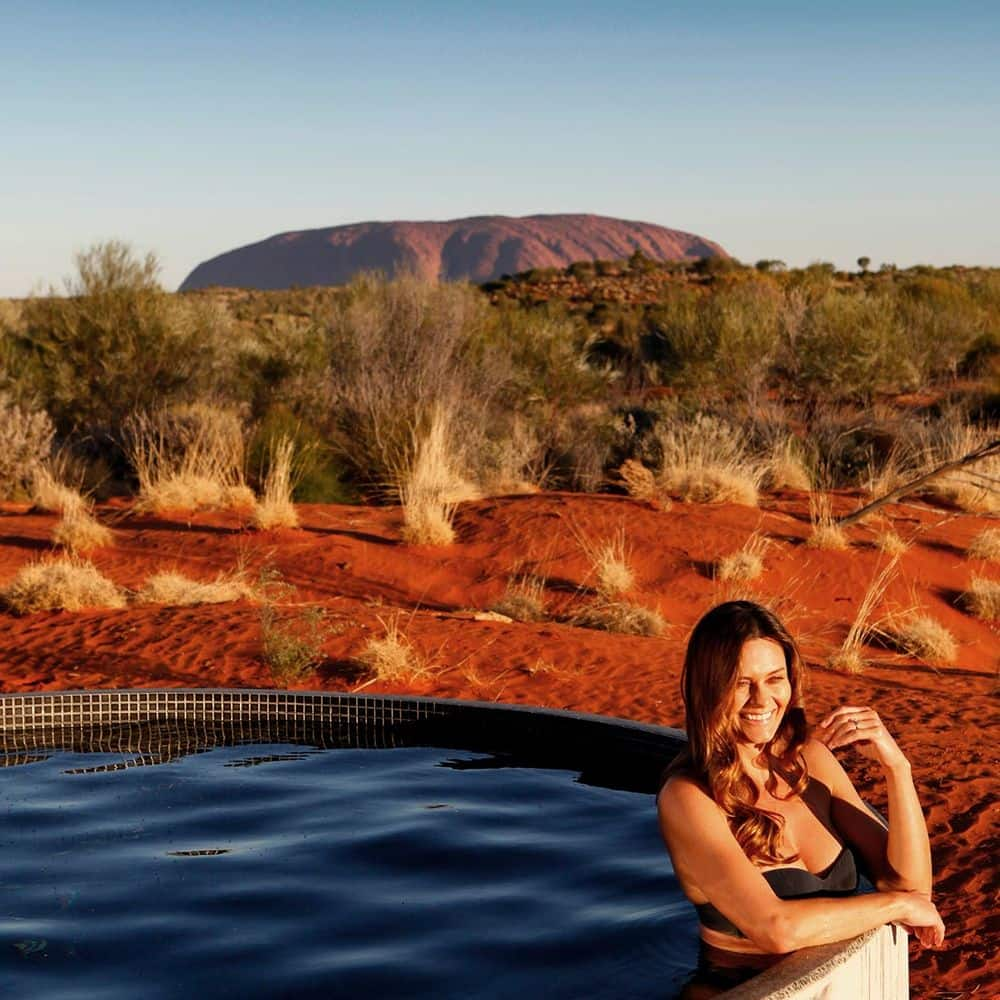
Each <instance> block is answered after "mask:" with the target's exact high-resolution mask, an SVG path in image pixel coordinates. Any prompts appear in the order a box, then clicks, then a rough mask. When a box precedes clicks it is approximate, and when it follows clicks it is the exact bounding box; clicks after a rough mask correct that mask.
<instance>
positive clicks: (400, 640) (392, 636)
mask: <svg viewBox="0 0 1000 1000" xmlns="http://www.w3.org/2000/svg"><path fill="white" fill-rule="evenodd" d="M379 624H380V625H381V626H382V629H383V633H382V635H381V636H373V637H372V638H371V639H369V640H368V642H366V643H365V646H364V649H362V650H361V652H360V653H359V654H358V660H359V661H360V662H361V663H362V664H363V665H364V666H365V667H367V668H368V670H369V671H370V672H371V673H372V674H373V677H372V682H375V681H378V682H385V683H389V684H395V683H401V682H406V681H411V680H416V679H419V678H422V677H426V676H427V674H428V673H429V672H430V668H429V666H428V665H427V662H426V660H424V658H423V657H422V656H421V655H420V653H419V652H418V651H417V650H416V649H415V648H414V647H413V644H412V643H411V642H410V640H409V639H408V638H407V637H406V635H405V634H404V633H403V631H402V629H401V628H400V627H399V616H398V615H394V616H393V617H391V618H390V619H389V620H388V621H385V620H383V619H381V618H379Z"/></svg>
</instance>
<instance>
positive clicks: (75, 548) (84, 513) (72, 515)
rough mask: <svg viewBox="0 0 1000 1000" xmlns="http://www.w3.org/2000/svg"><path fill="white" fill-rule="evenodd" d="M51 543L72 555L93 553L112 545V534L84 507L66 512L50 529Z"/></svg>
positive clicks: (113, 538)
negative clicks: (95, 550)
mask: <svg viewBox="0 0 1000 1000" xmlns="http://www.w3.org/2000/svg"><path fill="white" fill-rule="evenodd" d="M52 541H53V542H55V544H56V545H61V546H62V547H63V548H64V549H66V550H67V551H69V552H73V553H85V552H93V550H94V549H101V548H104V547H105V546H107V545H113V544H114V541H115V536H114V533H113V532H112V531H111V529H110V528H108V527H105V525H103V524H101V522H100V521H98V520H97V518H96V517H94V515H93V514H92V513H90V511H88V510H87V509H86V507H83V506H81V507H77V508H74V509H71V510H67V511H66V512H65V513H64V514H63V518H62V520H61V521H60V522H59V523H58V524H57V525H56V526H55V528H53V529H52Z"/></svg>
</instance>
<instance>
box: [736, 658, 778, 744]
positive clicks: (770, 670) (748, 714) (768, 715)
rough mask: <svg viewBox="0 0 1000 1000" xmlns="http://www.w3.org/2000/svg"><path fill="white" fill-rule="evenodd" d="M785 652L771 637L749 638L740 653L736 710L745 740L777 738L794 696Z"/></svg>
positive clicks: (753, 742) (750, 741)
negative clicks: (776, 735) (789, 703)
mask: <svg viewBox="0 0 1000 1000" xmlns="http://www.w3.org/2000/svg"><path fill="white" fill-rule="evenodd" d="M791 693H792V690H791V685H790V684H789V682H788V666H787V664H786V663H785V651H784V650H783V649H782V648H781V646H779V645H778V643H776V642H774V641H773V640H771V639H748V640H747V641H746V642H745V643H744V644H743V649H742V651H741V652H740V663H739V672H738V673H737V676H736V689H735V692H734V699H735V703H734V706H733V707H734V709H735V715H736V721H737V728H738V729H739V730H740V733H741V734H742V739H743V741H745V742H747V743H752V744H754V745H755V746H759V745H760V744H763V743H767V742H768V741H770V740H771V739H773V738H774V734H775V733H776V732H777V731H778V726H779V725H780V723H781V720H782V718H783V717H784V714H785V709H786V708H787V707H788V701H789V698H790V697H791Z"/></svg>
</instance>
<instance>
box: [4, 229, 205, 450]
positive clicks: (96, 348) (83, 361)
mask: <svg viewBox="0 0 1000 1000" xmlns="http://www.w3.org/2000/svg"><path fill="white" fill-rule="evenodd" d="M76 263H77V270H78V275H77V277H76V278H75V279H73V280H70V281H69V282H68V283H67V287H66V293H67V294H66V295H65V296H64V297H60V296H59V295H57V294H56V293H55V291H52V292H50V294H49V295H47V296H43V297H37V298H33V299H30V300H29V301H27V302H26V303H25V304H24V306H23V309H22V317H21V322H20V325H19V328H18V330H17V332H16V333H15V334H14V336H13V338H12V340H13V343H12V345H11V346H12V349H13V352H14V355H15V362H16V363H17V364H18V365H19V366H20V370H21V377H22V379H23V380H24V381H25V382H26V383H29V384H30V386H31V388H32V389H33V390H34V391H35V392H36V393H37V394H38V396H39V397H40V399H41V400H42V402H43V404H44V406H45V408H46V409H47V410H48V412H49V414H50V415H51V417H52V419H53V420H54V422H55V425H56V428H57V430H58V431H59V433H60V434H63V435H65V434H67V433H69V432H70V431H73V430H74V429H81V430H91V429H94V428H116V427H118V426H120V425H121V423H122V422H123V421H124V419H125V417H126V416H127V415H128V414H129V413H131V412H132V411H133V410H137V409H141V408H148V407H149V406H151V405H156V404H162V403H166V402H169V401H171V400H174V399H177V398H180V397H182V396H185V395H187V396H188V397H189V398H191V397H193V396H194V395H196V394H197V393H198V392H199V391H202V392H204V391H206V390H208V389H210V388H211V377H212V374H213V371H214V368H215V360H216V349H217V347H218V345H219V343H220V342H221V341H222V339H223V337H222V336H221V335H220V331H219V330H218V329H217V323H218V322H219V320H220V316H219V313H218V312H217V311H216V310H215V309H213V308H212V307H211V304H210V303H209V302H207V300H183V299H181V298H179V297H177V296H173V295H169V294H167V293H166V292H164V291H163V290H162V289H161V288H160V286H159V285H158V284H157V275H158V272H159V263H158V262H157V260H156V258H155V256H153V255H152V254H149V255H147V256H146V257H145V258H143V259H139V258H137V257H136V256H135V255H134V254H133V252H132V250H131V248H130V247H129V246H128V245H127V244H125V243H120V242H118V241H110V242H108V243H99V244H97V245H95V246H93V247H92V248H91V249H89V250H86V251H84V252H83V253H81V254H79V255H78V256H77V258H76Z"/></svg>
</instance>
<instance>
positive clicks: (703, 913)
mask: <svg viewBox="0 0 1000 1000" xmlns="http://www.w3.org/2000/svg"><path fill="white" fill-rule="evenodd" d="M762 874H763V875H764V878H765V879H767V884H768V885H769V886H770V887H771V888H772V889H773V890H774V894H775V895H776V896H778V897H780V898H781V899H808V898H810V897H813V896H834V897H835V896H850V895H853V894H854V893H855V892H857V891H858V866H857V863H856V862H855V860H854V854H853V853H852V851H851V849H850V848H849V847H847V846H846V845H845V846H844V847H842V848H841V849H840V854H838V855H837V857H836V859H835V860H834V862H833V864H832V865H830V867H829V868H827V870H826V871H825V872H824V873H823V874H822V875H816V874H814V873H813V872H810V871H806V869H805V868H792V867H787V868H771V869H770V870H769V871H766V872H763V873H762ZM694 908H695V909H696V910H697V911H698V919H699V920H700V921H701V923H702V926H703V927H707V928H709V930H713V931H719V932H721V933H722V934H729V935H730V936H731V937H744V935H743V934H742V933H741V932H740V930H739V928H738V927H737V926H736V925H735V924H734V923H733V922H732V921H731V920H729V919H727V918H726V917H724V916H723V915H722V914H721V913H720V912H719V911H718V910H717V909H716V908H715V907H714V906H713V905H712V904H711V903H696V904H695V907H694Z"/></svg>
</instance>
